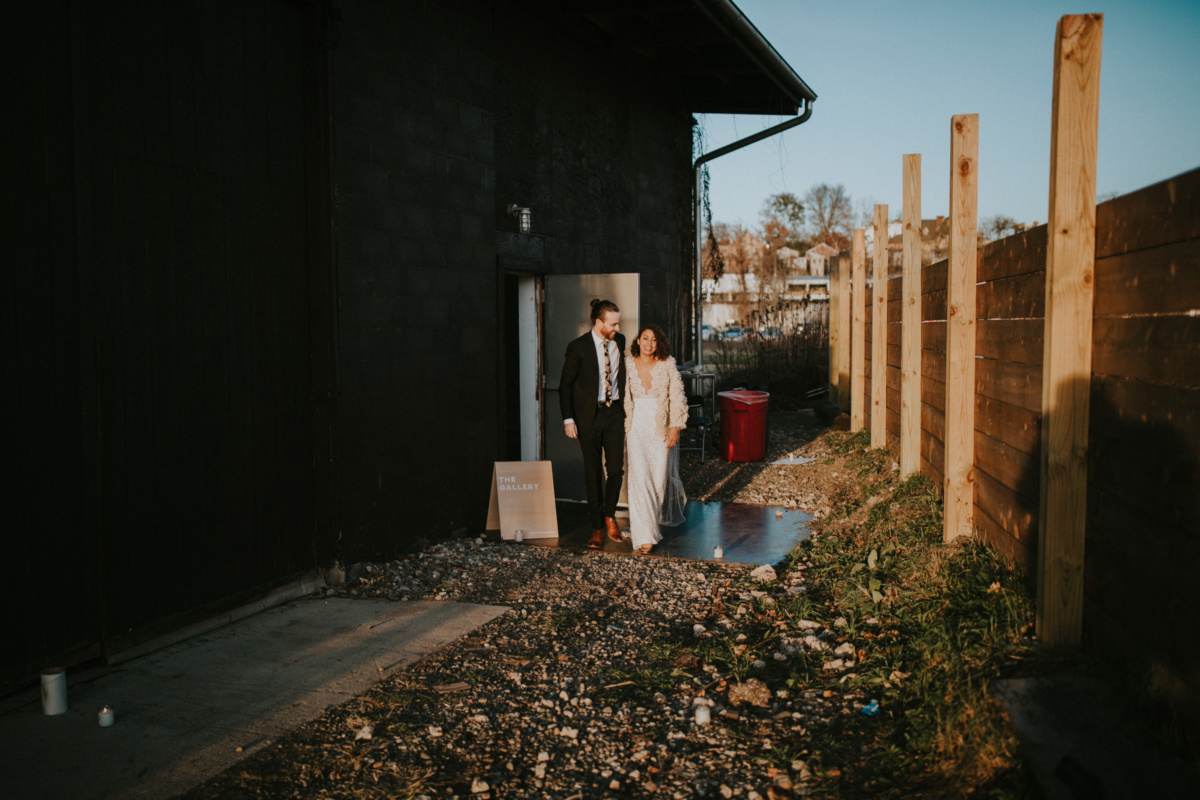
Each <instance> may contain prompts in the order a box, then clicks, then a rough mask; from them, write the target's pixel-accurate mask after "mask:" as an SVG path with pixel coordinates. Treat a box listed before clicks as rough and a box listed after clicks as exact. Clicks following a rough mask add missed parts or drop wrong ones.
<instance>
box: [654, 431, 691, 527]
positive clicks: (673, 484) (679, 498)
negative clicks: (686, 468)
mask: <svg viewBox="0 0 1200 800" xmlns="http://www.w3.org/2000/svg"><path fill="white" fill-rule="evenodd" d="M686 505H687V494H685V493H684V491H683V480H682V479H681V478H680V477H679V445H678V444H677V445H675V446H674V447H672V448H670V449H669V450H667V488H666V489H665V490H664V491H663V503H662V511H661V512H660V515H659V521H660V522H661V523H662V524H663V525H669V526H671V527H674V526H676V525H679V524H681V523H682V522H683V521H684V520H685V519H686V518H687V515H686V514H685V513H684V506H686Z"/></svg>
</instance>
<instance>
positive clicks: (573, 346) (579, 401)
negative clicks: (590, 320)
mask: <svg viewBox="0 0 1200 800" xmlns="http://www.w3.org/2000/svg"><path fill="white" fill-rule="evenodd" d="M613 340H614V341H615V342H616V343H617V350H618V352H619V355H618V356H617V386H618V387H620V391H621V397H622V398H623V397H624V396H625V388H626V387H625V337H624V336H622V335H621V334H619V333H618V334H617V335H616V336H614V337H613ZM599 395H600V362H599V357H598V356H597V355H596V343H595V342H594V341H593V340H592V331H591V329H590V328H589V329H588V332H587V333H585V334H584V335H583V336H580V337H579V338H578V339H576V340H575V341H573V342H571V343H570V344H569V345H567V357H566V360H565V361H564V362H563V371H562V378H561V379H560V380H559V382H558V405H559V408H560V409H561V410H562V416H563V419H564V420H566V419H573V420H575V426H576V427H577V428H579V430H580V431H586V430H588V429H589V428H591V427H592V419H593V418H594V417H595V416H596V398H597V397H599ZM613 408H617V409H618V410H619V412H620V415H621V416H625V406H624V404H623V403H622V402H621V400H620V399H617V400H614V401H613Z"/></svg>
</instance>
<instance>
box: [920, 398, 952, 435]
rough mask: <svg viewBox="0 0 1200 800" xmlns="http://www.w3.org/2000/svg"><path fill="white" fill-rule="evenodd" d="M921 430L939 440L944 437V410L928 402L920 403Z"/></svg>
mask: <svg viewBox="0 0 1200 800" xmlns="http://www.w3.org/2000/svg"><path fill="white" fill-rule="evenodd" d="M921 430H922V431H924V432H925V433H927V434H929V435H930V436H932V437H933V438H935V439H937V440H938V441H939V442H941V441H945V439H946V410H945V409H943V408H938V407H937V406H935V405H930V404H929V403H922V404H921Z"/></svg>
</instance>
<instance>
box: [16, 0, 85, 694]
mask: <svg viewBox="0 0 1200 800" xmlns="http://www.w3.org/2000/svg"><path fill="white" fill-rule="evenodd" d="M7 13H8V21H7V22H6V23H5V24H6V27H7V28H8V29H9V30H12V31H20V32H21V34H20V35H19V36H10V37H8V38H9V41H8V42H7V44H6V46H5V48H4V53H3V56H0V58H2V59H3V61H0V63H2V64H3V74H4V75H6V76H10V77H12V78H14V79H13V80H9V81H6V85H7V87H8V88H7V96H6V100H5V105H6V111H7V113H6V114H5V117H6V123H5V124H4V125H3V126H0V165H2V166H0V169H2V170H3V172H2V173H0V183H2V185H3V195H2V197H3V201H2V204H0V220H2V222H0V253H2V255H0V263H3V265H4V268H3V271H2V274H3V287H4V288H3V306H2V307H0V317H2V318H3V320H4V328H3V331H4V333H3V338H2V341H3V345H2V347H3V355H2V357H0V358H2V364H3V367H2V374H3V382H4V386H5V391H4V408H5V412H6V413H5V415H4V416H5V426H4V429H5V431H6V433H7V435H8V442H9V446H8V447H7V448H6V451H7V452H8V454H9V458H8V459H6V460H7V462H8V463H9V465H10V470H6V472H9V474H10V478H9V479H7V480H6V482H5V487H4V492H3V497H4V498H5V502H4V507H5V513H4V517H3V522H0V525H2V526H3V529H4V530H3V535H0V543H3V548H4V553H5V564H6V581H5V587H6V595H7V597H6V600H5V602H4V603H3V604H0V608H3V611H2V612H0V623H2V624H0V629H2V630H3V631H4V634H5V645H4V647H3V648H0V654H2V655H0V688H3V687H4V686H5V685H7V684H8V683H9V682H11V681H13V680H16V679H19V678H22V677H26V676H31V675H32V676H36V674H37V672H38V670H39V669H41V668H43V667H47V666H51V665H52V664H56V663H72V662H75V661H79V660H83V659H87V658H90V657H94V656H95V655H97V654H98V653H99V632H100V613H99V595H100V587H99V576H100V573H99V571H98V570H97V568H96V553H97V540H96V524H95V508H94V496H92V495H91V494H89V493H88V492H87V491H86V489H85V486H86V485H87V483H88V474H89V453H88V450H87V448H88V441H87V436H86V431H87V429H88V426H89V424H90V423H89V421H88V418H87V416H86V415H85V414H82V413H81V409H83V408H84V407H85V406H86V398H85V397H83V396H82V393H81V387H80V374H81V369H82V368H83V366H84V365H83V364H82V363H81V357H80V342H81V331H80V324H79V317H80V314H79V309H80V280H79V277H80V276H79V253H78V251H77V248H76V245H75V235H74V233H75V228H76V222H77V219H76V214H75V186H74V156H73V142H72V117H73V110H72V100H71V35H70V30H71V28H70V14H69V9H68V6H67V4H66V3H28V4H22V5H21V6H19V7H16V8H13V9H10V10H9V12H7ZM17 76H20V79H16V77H17Z"/></svg>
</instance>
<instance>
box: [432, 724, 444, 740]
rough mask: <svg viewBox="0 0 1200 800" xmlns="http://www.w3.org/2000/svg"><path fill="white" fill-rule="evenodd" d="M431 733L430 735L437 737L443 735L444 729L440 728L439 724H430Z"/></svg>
mask: <svg viewBox="0 0 1200 800" xmlns="http://www.w3.org/2000/svg"><path fill="white" fill-rule="evenodd" d="M429 735H430V736H433V737H435V738H436V737H438V736H441V735H442V729H441V728H439V727H438V726H437V725H430V726H429Z"/></svg>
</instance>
